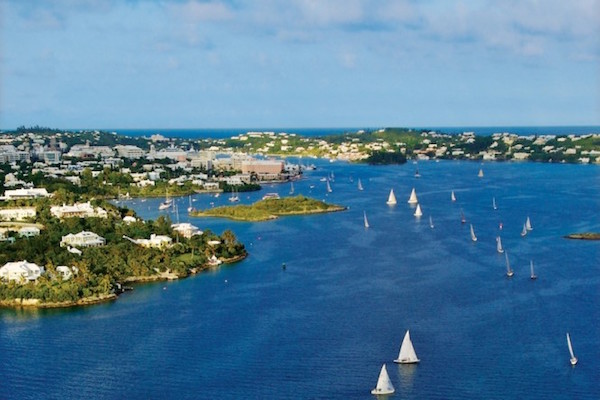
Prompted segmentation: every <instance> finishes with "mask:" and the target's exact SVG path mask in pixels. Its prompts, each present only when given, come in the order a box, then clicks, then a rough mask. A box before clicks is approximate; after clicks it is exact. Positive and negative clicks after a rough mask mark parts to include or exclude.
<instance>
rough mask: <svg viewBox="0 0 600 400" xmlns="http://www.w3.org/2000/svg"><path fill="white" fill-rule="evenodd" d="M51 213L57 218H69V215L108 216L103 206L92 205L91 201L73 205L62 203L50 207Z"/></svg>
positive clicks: (85, 216) (80, 216) (81, 216)
mask: <svg viewBox="0 0 600 400" xmlns="http://www.w3.org/2000/svg"><path fill="white" fill-rule="evenodd" d="M50 213H51V214H52V215H53V216H55V217H56V218H68V217H79V218H87V217H99V218H106V217H107V216H108V213H107V212H106V210H105V209H103V208H101V207H96V208H94V207H92V205H91V204H90V202H89V201H88V202H87V203H75V204H73V205H64V204H63V205H62V206H52V207H50Z"/></svg>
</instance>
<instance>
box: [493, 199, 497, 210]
mask: <svg viewBox="0 0 600 400" xmlns="http://www.w3.org/2000/svg"><path fill="white" fill-rule="evenodd" d="M492 207H494V210H497V209H498V206H497V205H496V198H495V197H492Z"/></svg>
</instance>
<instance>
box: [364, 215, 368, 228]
mask: <svg viewBox="0 0 600 400" xmlns="http://www.w3.org/2000/svg"><path fill="white" fill-rule="evenodd" d="M363 219H364V222H365V228H368V227H369V221H368V220H367V212H366V211H363Z"/></svg>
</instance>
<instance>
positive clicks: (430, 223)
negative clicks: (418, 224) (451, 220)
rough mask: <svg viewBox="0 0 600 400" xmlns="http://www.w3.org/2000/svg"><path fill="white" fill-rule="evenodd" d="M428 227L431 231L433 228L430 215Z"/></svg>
mask: <svg viewBox="0 0 600 400" xmlns="http://www.w3.org/2000/svg"><path fill="white" fill-rule="evenodd" d="M429 227H430V228H431V229H433V228H434V225H433V218H431V215H430V216H429Z"/></svg>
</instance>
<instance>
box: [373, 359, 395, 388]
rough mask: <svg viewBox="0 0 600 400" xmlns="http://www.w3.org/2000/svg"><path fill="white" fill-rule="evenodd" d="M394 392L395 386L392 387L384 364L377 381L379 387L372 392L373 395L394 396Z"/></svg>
mask: <svg viewBox="0 0 600 400" xmlns="http://www.w3.org/2000/svg"><path fill="white" fill-rule="evenodd" d="M394 391H395V390H394V385H392V381H391V380H390V376H389V375H388V373H387V369H386V368H385V364H383V366H382V367H381V372H380V373H379V379H377V386H376V387H375V389H373V390H371V394H392V393H394Z"/></svg>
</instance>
